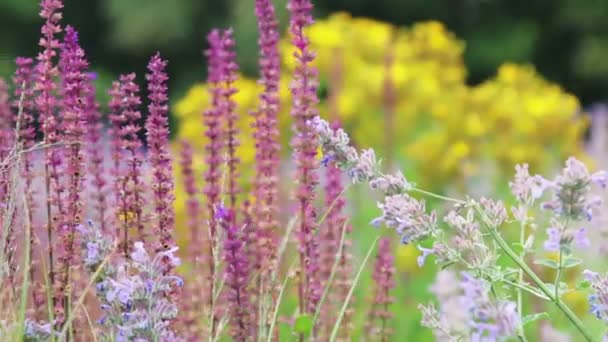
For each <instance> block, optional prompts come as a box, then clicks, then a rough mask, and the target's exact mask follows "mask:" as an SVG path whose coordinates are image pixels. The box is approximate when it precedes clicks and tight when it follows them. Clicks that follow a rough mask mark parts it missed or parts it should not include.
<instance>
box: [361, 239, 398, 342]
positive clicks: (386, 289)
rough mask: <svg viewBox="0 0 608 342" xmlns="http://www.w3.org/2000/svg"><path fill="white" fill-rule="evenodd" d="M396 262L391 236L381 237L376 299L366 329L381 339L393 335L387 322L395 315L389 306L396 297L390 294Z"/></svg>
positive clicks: (375, 276)
mask: <svg viewBox="0 0 608 342" xmlns="http://www.w3.org/2000/svg"><path fill="white" fill-rule="evenodd" d="M394 262H395V258H394V256H393V251H392V248H391V240H390V238H387V237H385V238H382V239H380V241H378V254H377V255H376V264H375V267H374V273H373V274H372V278H373V279H374V283H375V290H374V301H373V304H372V308H371V311H370V313H369V321H368V325H367V329H366V330H367V333H368V334H377V335H379V336H380V339H381V340H388V339H389V338H390V335H391V330H390V329H389V328H388V327H387V324H386V322H387V321H388V320H390V319H391V318H392V317H393V314H392V313H391V312H390V311H389V310H388V308H389V306H390V305H391V304H393V303H394V302H395V298H394V297H393V296H391V294H390V292H391V291H392V290H393V289H394V288H395V266H394ZM376 325H377V326H376Z"/></svg>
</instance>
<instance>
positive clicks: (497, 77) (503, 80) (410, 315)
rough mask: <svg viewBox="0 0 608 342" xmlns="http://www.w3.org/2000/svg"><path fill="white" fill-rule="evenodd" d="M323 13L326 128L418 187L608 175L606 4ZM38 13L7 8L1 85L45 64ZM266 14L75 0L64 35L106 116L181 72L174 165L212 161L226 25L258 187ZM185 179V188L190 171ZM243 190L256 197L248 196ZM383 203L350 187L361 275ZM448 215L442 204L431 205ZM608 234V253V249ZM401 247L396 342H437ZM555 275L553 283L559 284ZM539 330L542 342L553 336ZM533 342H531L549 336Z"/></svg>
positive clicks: (366, 297)
mask: <svg viewBox="0 0 608 342" xmlns="http://www.w3.org/2000/svg"><path fill="white" fill-rule="evenodd" d="M314 3H315V19H316V23H315V24H314V25H313V26H312V27H311V28H310V29H309V30H308V31H307V32H308V34H309V35H310V38H311V42H312V49H313V50H314V51H316V52H317V57H318V59H317V61H316V62H315V65H316V66H317V67H318V68H319V71H320V80H321V87H320V90H319V96H320V98H321V105H320V109H321V115H322V116H323V117H325V118H328V119H331V120H339V121H340V122H341V123H342V125H343V127H344V128H345V129H346V131H347V132H349V134H351V136H352V139H353V141H354V144H355V145H356V146H358V147H365V148H367V147H372V148H374V149H376V151H377V153H378V155H379V156H382V157H383V160H384V161H383V164H384V167H386V169H390V170H394V169H396V168H400V169H402V170H404V173H405V175H406V177H407V178H408V179H410V180H412V181H414V182H416V183H417V184H418V185H420V187H422V188H424V189H429V190H433V191H436V192H438V193H443V194H449V195H453V196H456V197H459V196H463V195H464V194H473V195H493V196H497V197H500V198H502V197H508V195H507V194H508V193H509V188H508V181H509V179H511V177H512V176H513V173H514V166H515V165H516V164H518V163H524V162H526V163H529V164H530V166H531V169H532V170H533V171H534V172H535V173H536V172H543V173H547V174H550V175H552V174H554V173H555V171H556V170H557V169H558V168H559V167H561V165H562V164H563V160H565V159H566V158H567V157H568V156H571V155H575V156H577V157H578V158H580V159H582V160H583V161H585V162H586V163H587V164H588V165H589V166H590V168H592V169H596V168H598V167H599V166H608V164H606V154H605V152H606V147H607V146H608V145H606V144H605V142H606V141H605V140H604V138H605V132H604V131H605V129H606V126H605V122H606V121H605V118H604V117H605V116H606V115H608V111H606V110H605V109H604V108H603V107H602V106H601V105H599V104H601V103H602V101H605V100H606V93H607V91H608V63H605V62H604V61H605V56H606V55H608V21H606V20H605V19H606V15H607V14H608V1H603V0H526V1H523V0H462V1H452V0H434V1H427V0H412V1H402V0H374V1H369V0H331V1H315V2H314ZM285 4H286V1H285V0H278V1H275V5H276V7H277V9H278V13H279V18H280V22H281V25H282V27H283V31H284V29H285V27H286V23H287V21H288V19H287V12H286V10H285ZM38 6H39V3H38V1H35V0H2V1H0V76H4V77H6V78H8V77H10V75H11V74H12V73H13V72H14V63H13V61H14V59H15V57H17V56H34V55H36V53H37V51H38V48H37V46H36V45H35V43H34V42H37V40H38V37H39V34H40V33H39V30H40V18H39V17H38V15H37V13H38ZM253 8H254V2H253V1H251V0H231V1H211V0H206V1H204V0H203V1H202V0H171V1H169V0H89V1H77V0H67V1H65V11H64V13H65V15H64V21H65V22H68V23H70V24H71V25H74V26H75V27H77V28H78V30H79V32H80V41H81V44H82V46H83V48H84V49H85V50H86V51H87V55H88V59H89V61H90V62H91V65H92V66H91V70H92V71H94V72H95V73H96V75H97V79H96V81H95V82H96V86H97V89H98V99H99V101H100V103H101V105H102V109H103V108H105V106H106V104H107V102H108V100H109V98H108V95H107V92H106V89H108V88H109V87H110V84H111V81H112V80H113V79H115V78H117V76H118V74H119V73H123V72H126V71H131V70H133V71H135V72H137V73H138V74H141V75H143V74H144V73H145V69H144V68H145V66H146V64H147V61H148V59H149V56H150V55H152V54H153V53H154V52H156V51H161V52H162V54H163V57H164V58H166V59H168V60H169V61H170V63H169V66H168V72H169V73H170V75H171V77H170V81H169V89H170V94H169V95H170V104H171V106H170V114H171V127H172V138H173V140H172V141H173V145H174V147H175V151H176V153H177V151H178V150H177V149H178V143H177V142H178V141H179V140H187V141H189V142H190V143H191V144H192V145H193V147H194V148H195V151H202V150H203V147H204V144H205V143H206V141H205V139H204V138H202V136H203V135H202V127H201V112H202V111H203V110H204V109H205V107H206V106H207V104H208V102H209V98H208V94H207V89H206V85H205V84H204V80H205V79H206V76H207V75H206V70H207V69H206V65H205V63H206V62H205V59H204V58H203V55H202V51H203V50H204V49H206V48H207V46H206V40H205V36H206V35H207V34H208V32H209V31H210V30H211V28H213V27H218V26H219V27H232V28H233V29H234V35H235V39H236V51H237V61H238V63H239V65H240V71H241V73H242V77H241V78H240V79H239V80H238V81H237V83H236V86H237V88H238V89H239V93H238V94H237V95H236V98H235V99H236V101H237V103H238V104H239V106H240V108H241V109H240V110H241V112H240V114H242V115H241V116H240V118H239V123H238V125H239V128H240V130H241V138H240V139H241V143H242V146H241V147H240V148H239V150H238V155H239V157H240V158H241V160H242V162H243V163H244V164H245V168H243V172H242V173H243V177H242V179H243V180H247V179H248V177H247V176H251V175H248V174H247V170H248V169H251V168H248V167H247V165H252V163H253V161H254V153H255V151H254V150H253V147H252V144H251V141H250V140H249V141H248V140H247V139H250V138H248V137H249V136H250V131H251V129H250V124H251V120H252V119H251V117H250V116H249V115H248V110H249V108H253V107H254V106H255V102H256V101H257V98H258V93H259V91H260V88H259V86H258V85H257V84H256V78H257V76H258V75H257V70H258V68H257V63H258V61H257V56H258V53H257V51H258V48H257V29H256V19H255V16H254V14H253V13H254V11H253ZM291 49H292V48H291V47H290V45H289V44H288V40H287V39H286V38H284V41H282V43H281V54H282V62H283V72H284V74H285V75H284V77H282V80H281V82H282V87H281V101H282V103H283V104H284V106H283V109H282V111H281V113H280V127H281V132H282V138H281V139H282V141H281V142H282V143H283V146H284V149H283V151H287V150H288V149H287V146H288V142H289V139H290V133H289V132H290V125H291V123H290V122H289V119H288V109H289V108H288V107H289V101H290V96H289V94H288V90H287V82H288V79H289V77H290V75H291V70H292V68H293V60H292V59H291V52H292V50H291ZM283 82H284V83H283ZM602 125H603V126H602ZM285 158H287V154H285ZM203 164H204V161H203V160H202V159H198V160H197V159H195V161H194V165H195V167H196V170H197V171H200V172H201V173H202V170H203V168H204V167H203ZM175 166H176V172H175V173H176V175H177V177H178V179H179V178H180V177H181V176H180V169H179V165H177V164H176V165H175ZM289 172H290V170H287V169H286V170H285V177H282V181H281V184H282V186H283V187H284V188H285V189H288V188H289V185H290V178H291V176H290V173H289ZM199 178H200V177H199ZM199 185H200V184H199ZM176 186H177V189H176V196H177V201H176V204H175V206H176V213H177V228H176V229H177V239H178V242H179V244H180V245H181V246H183V247H186V249H187V243H188V234H187V231H186V226H187V224H186V213H185V210H186V208H185V203H186V201H185V198H186V193H185V190H184V188H183V186H182V184H181V181H178V182H176ZM242 186H243V189H244V190H245V191H247V190H248V186H249V185H248V183H247V182H245V181H243V184H242ZM370 196H373V195H372V194H370V193H369V191H368V190H367V189H366V188H365V187H362V186H350V188H349V190H348V192H347V193H346V197H347V200H348V205H347V211H348V213H349V217H350V222H351V224H352V227H353V231H352V234H350V238H351V239H352V240H353V253H354V258H355V260H356V264H358V263H359V262H360V261H361V260H362V259H363V256H364V255H365V253H366V251H367V250H368V248H369V244H370V242H371V241H373V240H374V238H375V237H376V236H377V235H378V234H379V233H382V231H378V230H375V229H372V228H371V227H370V224H369V223H370V221H371V220H372V219H373V218H374V217H376V216H377V215H378V213H377V211H378V209H377V207H376V204H375V201H373V200H369V199H370V198H372V199H374V197H370ZM439 205H440V204H439V203H435V202H433V201H430V203H429V207H434V206H439ZM288 210H289V208H281V214H282V215H283V216H285V217H287V216H289V213H288ZM601 228H602V229H601V232H599V230H598V232H599V233H598V234H599V235H598V236H599V237H598V239H600V238H601V239H604V238H605V237H603V235H602V234H604V232H603V227H601ZM505 234H506V235H507V236H509V232H506V233H505ZM513 234H514V235H516V234H517V232H515V231H513ZM598 241H600V240H598ZM602 241H603V240H602ZM394 242H395V243H394V244H393V247H392V248H393V249H394V255H395V266H396V270H397V273H396V278H395V280H396V285H395V288H394V290H393V291H394V292H393V295H394V297H395V301H394V303H393V304H392V305H391V307H390V311H391V313H392V315H393V317H395V318H394V319H392V320H391V323H390V324H391V325H392V326H391V327H392V330H393V337H394V340H403V338H405V337H407V338H411V339H412V340H414V341H418V340H426V339H430V338H431V337H432V333H431V332H430V331H429V330H428V329H425V328H422V327H421V326H420V323H419V322H420V313H419V312H418V311H417V310H414V308H415V307H416V305H417V303H420V302H426V301H427V300H430V299H431V298H432V296H431V294H430V293H429V286H430V285H431V284H432V282H433V280H434V276H435V274H436V272H437V268H436V267H435V266H427V267H425V268H424V269H422V268H420V267H419V266H418V264H417V261H416V258H417V256H418V255H419V254H420V252H419V250H418V249H417V248H416V246H414V245H407V246H405V245H398V243H397V241H394ZM607 251H608V249H604V248H599V249H595V250H593V251H590V252H589V255H587V257H586V258H587V259H593V257H594V255H595V256H597V255H602V256H604V254H603V253H605V252H607ZM547 256H548V257H555V255H551V254H548V255H547ZM597 259H599V258H597ZM597 259H596V260H595V261H596V262H598V260H597ZM599 265H601V263H599ZM599 268H600V269H601V270H604V269H605V267H603V268H602V267H601V266H600V267H599ZM580 271H581V269H577V268H574V269H572V270H571V271H569V272H568V274H567V275H566V278H567V279H571V282H572V283H573V284H574V282H575V281H576V280H575V278H576V277H577V275H578V274H580ZM371 272H372V270H371V268H367V269H366V271H365V272H364V273H363V275H362V278H361V281H360V283H359V284H358V286H357V288H356V292H355V303H354V306H353V308H354V316H353V326H354V327H355V328H354V330H353V337H354V338H355V339H359V338H361V336H363V335H362V334H364V331H365V329H364V326H365V320H366V319H367V310H368V307H369V305H370V301H371V298H370V296H371V293H372V291H371V289H372V288H373V286H374V283H373V281H372V277H371ZM543 276H544V277H546V278H547V279H552V278H553V277H554V275H553V274H552V273H551V272H545V273H544V274H543ZM565 301H566V302H567V303H568V304H569V305H570V306H571V307H572V308H573V309H574V311H575V312H576V313H577V314H579V315H580V316H582V317H584V318H585V322H586V323H588V324H589V325H590V326H592V327H593V329H594V331H598V332H599V331H601V327H600V323H599V322H597V321H596V320H594V319H593V317H591V316H590V315H588V314H587V312H588V310H589V308H588V303H587V294H586V292H585V291H582V290H581V291H573V292H570V293H568V294H566V295H565ZM531 305H532V304H531ZM283 306H284V307H283V308H282V312H285V313H289V312H293V310H295V307H296V306H297V298H296V296H295V295H294V294H293V293H292V294H291V295H290V296H287V297H286V299H285V302H284V305H283ZM554 317H556V319H555V320H554V321H553V323H554V325H555V326H556V327H558V328H561V327H562V326H563V327H565V326H566V324H565V323H566V321H565V319H564V318H563V317H561V316H560V315H559V314H556V315H554ZM538 327H539V328H538V329H539V331H538V334H540V328H541V327H542V324H539V325H538ZM281 328H282V329H283V330H284V331H283V334H284V335H283V336H290V330H291V327H290V325H289V324H287V323H285V324H282V325H281ZM535 334H536V333H535V332H531V333H530V335H531V336H540V335H535ZM285 338H287V337H285Z"/></svg>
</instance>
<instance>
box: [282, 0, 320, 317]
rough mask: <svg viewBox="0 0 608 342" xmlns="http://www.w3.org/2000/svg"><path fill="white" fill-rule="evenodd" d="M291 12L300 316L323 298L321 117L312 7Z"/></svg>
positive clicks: (298, 1)
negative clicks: (318, 201)
mask: <svg viewBox="0 0 608 342" xmlns="http://www.w3.org/2000/svg"><path fill="white" fill-rule="evenodd" d="M287 8H288V10H289V12H290V14H291V19H290V24H289V32H290V34H291V37H292V44H293V45H294V47H295V48H296V52H295V53H294V57H295V59H296V67H295V70H294V75H293V80H292V83H291V85H290V90H291V92H292V96H293V103H292V108H291V111H290V112H291V116H292V118H293V120H294V125H293V131H294V136H293V139H292V143H291V145H292V147H293V148H294V158H295V163H296V166H297V176H296V179H297V181H298V189H297V192H296V198H297V201H298V215H299V219H300V226H299V230H298V232H297V234H298V240H299V252H300V266H301V268H302V270H301V272H300V274H301V279H300V284H299V296H300V312H302V313H312V312H315V310H316V307H317V304H318V302H319V299H320V297H321V286H320V282H319V279H318V274H317V272H318V268H319V261H318V257H319V255H318V253H319V251H318V242H317V237H316V234H315V233H314V230H315V228H316V222H315V220H316V218H315V216H316V215H315V209H314V205H313V203H314V197H315V193H314V191H315V187H316V185H317V183H318V179H317V178H318V177H317V174H316V173H315V170H316V168H317V164H318V163H317V161H316V155H317V147H318V142H317V139H316V132H315V131H314V129H313V127H311V126H310V125H308V122H309V121H310V120H312V119H313V118H315V117H316V116H317V115H318V111H317V105H318V103H319V99H318V98H317V88H318V83H319V81H318V72H317V70H316V69H315V68H314V67H313V66H312V65H311V63H312V62H313V60H314V58H315V55H314V53H313V52H312V51H311V50H310V42H309V40H308V37H306V35H305V34H304V29H305V28H306V27H307V26H308V25H310V24H312V22H313V19H312V16H311V12H312V8H313V6H312V3H311V2H310V1H309V0H291V1H289V3H288V5H287Z"/></svg>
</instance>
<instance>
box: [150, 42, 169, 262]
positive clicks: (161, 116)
mask: <svg viewBox="0 0 608 342" xmlns="http://www.w3.org/2000/svg"><path fill="white" fill-rule="evenodd" d="M166 67H167V61H164V60H162V59H161V58H160V54H158V53H157V54H156V55H154V56H153V57H152V58H151V59H150V63H149V64H148V74H147V75H146V79H147V81H148V93H149V95H148V99H149V100H150V104H149V105H148V111H149V115H148V119H147V121H146V131H147V138H148V149H149V150H148V155H149V160H150V164H151V166H152V169H153V178H154V183H155V186H154V187H153V189H152V190H153V193H154V210H155V214H156V217H157V220H158V221H157V226H156V230H155V234H158V236H159V240H160V241H159V245H158V246H157V248H156V252H157V253H159V252H161V251H163V250H166V249H167V248H169V247H170V246H173V245H175V242H174V239H173V233H174V230H175V227H174V225H175V212H174V209H173V202H174V200H175V195H174V184H173V169H172V166H171V156H170V154H169V106H168V104H167V102H168V96H167V80H168V79H169V77H168V76H167V73H166V72H165V68H166ZM168 271H169V272H170V271H171V270H168Z"/></svg>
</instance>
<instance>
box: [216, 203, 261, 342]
mask: <svg viewBox="0 0 608 342" xmlns="http://www.w3.org/2000/svg"><path fill="white" fill-rule="evenodd" d="M233 215H234V213H232V211H231V210H229V209H228V210H227V212H226V215H225V219H224V220H222V221H221V222H220V225H221V226H222V228H224V230H225V232H226V237H225V239H224V261H225V262H226V269H225V271H224V272H225V274H224V276H225V280H226V285H227V286H228V287H229V288H230V291H228V292H227V293H226V294H227V301H228V305H229V310H230V315H229V317H230V320H231V323H232V324H231V328H232V329H231V332H230V333H231V335H232V338H233V339H234V340H235V341H247V340H248V339H249V338H250V337H251V331H252V323H253V322H252V320H251V318H252V317H253V313H252V307H251V305H250V302H249V294H248V289H247V285H248V284H249V260H248V258H247V254H246V253H245V249H244V242H243V241H244V240H243V236H242V232H241V231H239V229H238V228H237V227H236V226H235V225H231V222H232V219H231V218H232V216H233Z"/></svg>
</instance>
